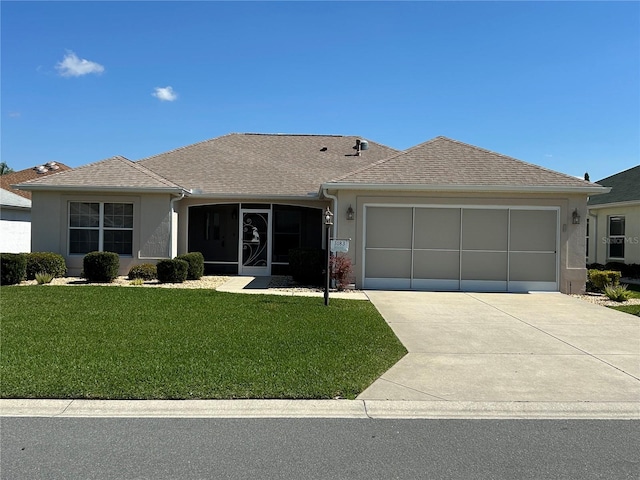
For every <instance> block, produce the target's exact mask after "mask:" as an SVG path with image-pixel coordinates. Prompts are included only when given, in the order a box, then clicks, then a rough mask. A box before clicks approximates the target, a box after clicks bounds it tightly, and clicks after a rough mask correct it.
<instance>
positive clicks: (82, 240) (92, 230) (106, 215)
mask: <svg viewBox="0 0 640 480" xmlns="http://www.w3.org/2000/svg"><path fill="white" fill-rule="evenodd" d="M94 251H105V252H115V253H117V254H119V255H133V204H132V203H104V202H70V203H69V253H70V254H85V253H89V252H94Z"/></svg>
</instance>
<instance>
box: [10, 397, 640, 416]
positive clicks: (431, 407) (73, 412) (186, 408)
mask: <svg viewBox="0 0 640 480" xmlns="http://www.w3.org/2000/svg"><path fill="white" fill-rule="evenodd" d="M0 416H2V417H50V418H54V417H61V418H353V419H609V420H611V419H619V420H638V419H640V403H638V402H447V401H387V400H51V399H41V400H40V399H36V400H31V399H1V400H0Z"/></svg>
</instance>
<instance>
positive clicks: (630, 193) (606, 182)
mask: <svg viewBox="0 0 640 480" xmlns="http://www.w3.org/2000/svg"><path fill="white" fill-rule="evenodd" d="M596 183H598V184H599V185H603V186H605V187H611V192H609V193H606V194H604V195H598V196H596V197H590V198H589V206H591V205H603V204H606V203H621V202H633V201H640V165H637V166H635V167H632V168H630V169H628V170H624V171H623V172H619V173H616V174H615V175H611V176H610V177H607V178H603V179H602V180H598V181H597V182H596Z"/></svg>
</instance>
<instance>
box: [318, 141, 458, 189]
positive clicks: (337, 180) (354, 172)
mask: <svg viewBox="0 0 640 480" xmlns="http://www.w3.org/2000/svg"><path fill="white" fill-rule="evenodd" d="M438 138H446V137H435V138H432V139H431V140H427V141H426V142H422V143H419V144H418V145H414V146H413V147H410V148H408V149H406V150H400V151H399V152H396V153H394V154H393V155H390V156H388V157H386V158H383V159H381V160H377V161H375V162H373V163H370V164H369V165H365V166H364V167H360V168H358V169H356V170H352V171H351V172H349V173H347V174H345V175H342V176H340V177H336V178H333V179H331V180H329V181H328V182H327V183H333V182H339V181H340V180H342V179H344V178H347V177H350V176H352V175H356V174H358V173H362V172H364V171H365V170H369V169H370V168H375V167H377V166H379V165H382V164H384V163H386V162H389V161H391V160H393V159H395V158H398V157H400V156H402V155H405V154H407V153H409V152H411V151H412V150H415V149H416V148H418V147H422V146H423V145H426V144H427V143H430V142H433V141H435V140H437V139H438ZM385 146H386V145H385ZM387 148H392V147H387ZM393 150H395V148H393Z"/></svg>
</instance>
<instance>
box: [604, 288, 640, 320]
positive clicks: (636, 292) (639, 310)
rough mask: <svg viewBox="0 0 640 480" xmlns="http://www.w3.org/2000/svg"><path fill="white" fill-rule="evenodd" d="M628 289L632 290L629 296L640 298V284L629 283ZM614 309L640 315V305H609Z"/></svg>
mask: <svg viewBox="0 0 640 480" xmlns="http://www.w3.org/2000/svg"><path fill="white" fill-rule="evenodd" d="M627 289H628V290H629V292H630V295H629V298H640V285H636V284H631V283H630V284H629V285H628V286H627ZM609 308H613V309H614V310H618V311H619V312H625V313H630V314H631V315H636V316H638V317H640V305H626V306H621V307H609Z"/></svg>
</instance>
